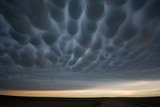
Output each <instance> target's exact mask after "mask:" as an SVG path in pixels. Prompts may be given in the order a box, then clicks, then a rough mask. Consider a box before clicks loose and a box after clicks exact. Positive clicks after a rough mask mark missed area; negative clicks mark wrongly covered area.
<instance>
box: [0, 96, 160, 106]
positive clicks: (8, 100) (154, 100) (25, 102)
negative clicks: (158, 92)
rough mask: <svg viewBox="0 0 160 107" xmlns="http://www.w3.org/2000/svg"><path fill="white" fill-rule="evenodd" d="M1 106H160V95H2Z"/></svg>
mask: <svg viewBox="0 0 160 107" xmlns="http://www.w3.org/2000/svg"><path fill="white" fill-rule="evenodd" d="M0 107H160V97H146V98H118V97H117V98H46V97H45V98H42V97H13V96H0Z"/></svg>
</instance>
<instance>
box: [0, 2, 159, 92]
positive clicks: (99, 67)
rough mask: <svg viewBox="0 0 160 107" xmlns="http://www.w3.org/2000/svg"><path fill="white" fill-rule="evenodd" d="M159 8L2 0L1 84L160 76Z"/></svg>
mask: <svg viewBox="0 0 160 107" xmlns="http://www.w3.org/2000/svg"><path fill="white" fill-rule="evenodd" d="M159 11H160V1H159V0H16V1H13V0H1V1H0V88H1V89H36V87H35V86H36V85H35V84H37V86H38V88H39V89H58V90H59V89H72V88H73V89H76V87H78V89H79V88H85V87H92V86H94V85H93V84H94V83H92V84H90V83H87V81H93V80H94V81H107V82H110V81H117V80H118V81H119V80H121V81H124V80H159V79H160V78H159V77H160V72H159V71H160V36H159V34H160V13H159ZM83 80H84V81H86V83H85V82H83ZM64 81H69V82H67V83H66V82H64ZM74 81H75V82H74ZM76 81H79V82H78V83H77V82H76ZM72 82H73V83H72ZM16 83H19V84H21V85H19V86H16V85H14V84H16ZM24 83H25V85H24ZM66 84H68V85H66ZM76 84H77V85H76ZM89 84H90V85H89ZM41 86H43V87H44V86H46V87H45V88H43V87H41Z"/></svg>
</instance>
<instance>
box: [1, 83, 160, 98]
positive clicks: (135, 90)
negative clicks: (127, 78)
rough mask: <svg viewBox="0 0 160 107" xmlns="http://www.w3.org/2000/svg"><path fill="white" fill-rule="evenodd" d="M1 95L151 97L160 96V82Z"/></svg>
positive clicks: (5, 92)
mask: <svg viewBox="0 0 160 107" xmlns="http://www.w3.org/2000/svg"><path fill="white" fill-rule="evenodd" d="M0 95H11V96H27V97H151V96H160V81H134V82H129V83H113V84H110V86H105V84H104V85H103V86H101V87H96V88H93V89H85V90H58V91H55V90H1V91H0Z"/></svg>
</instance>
